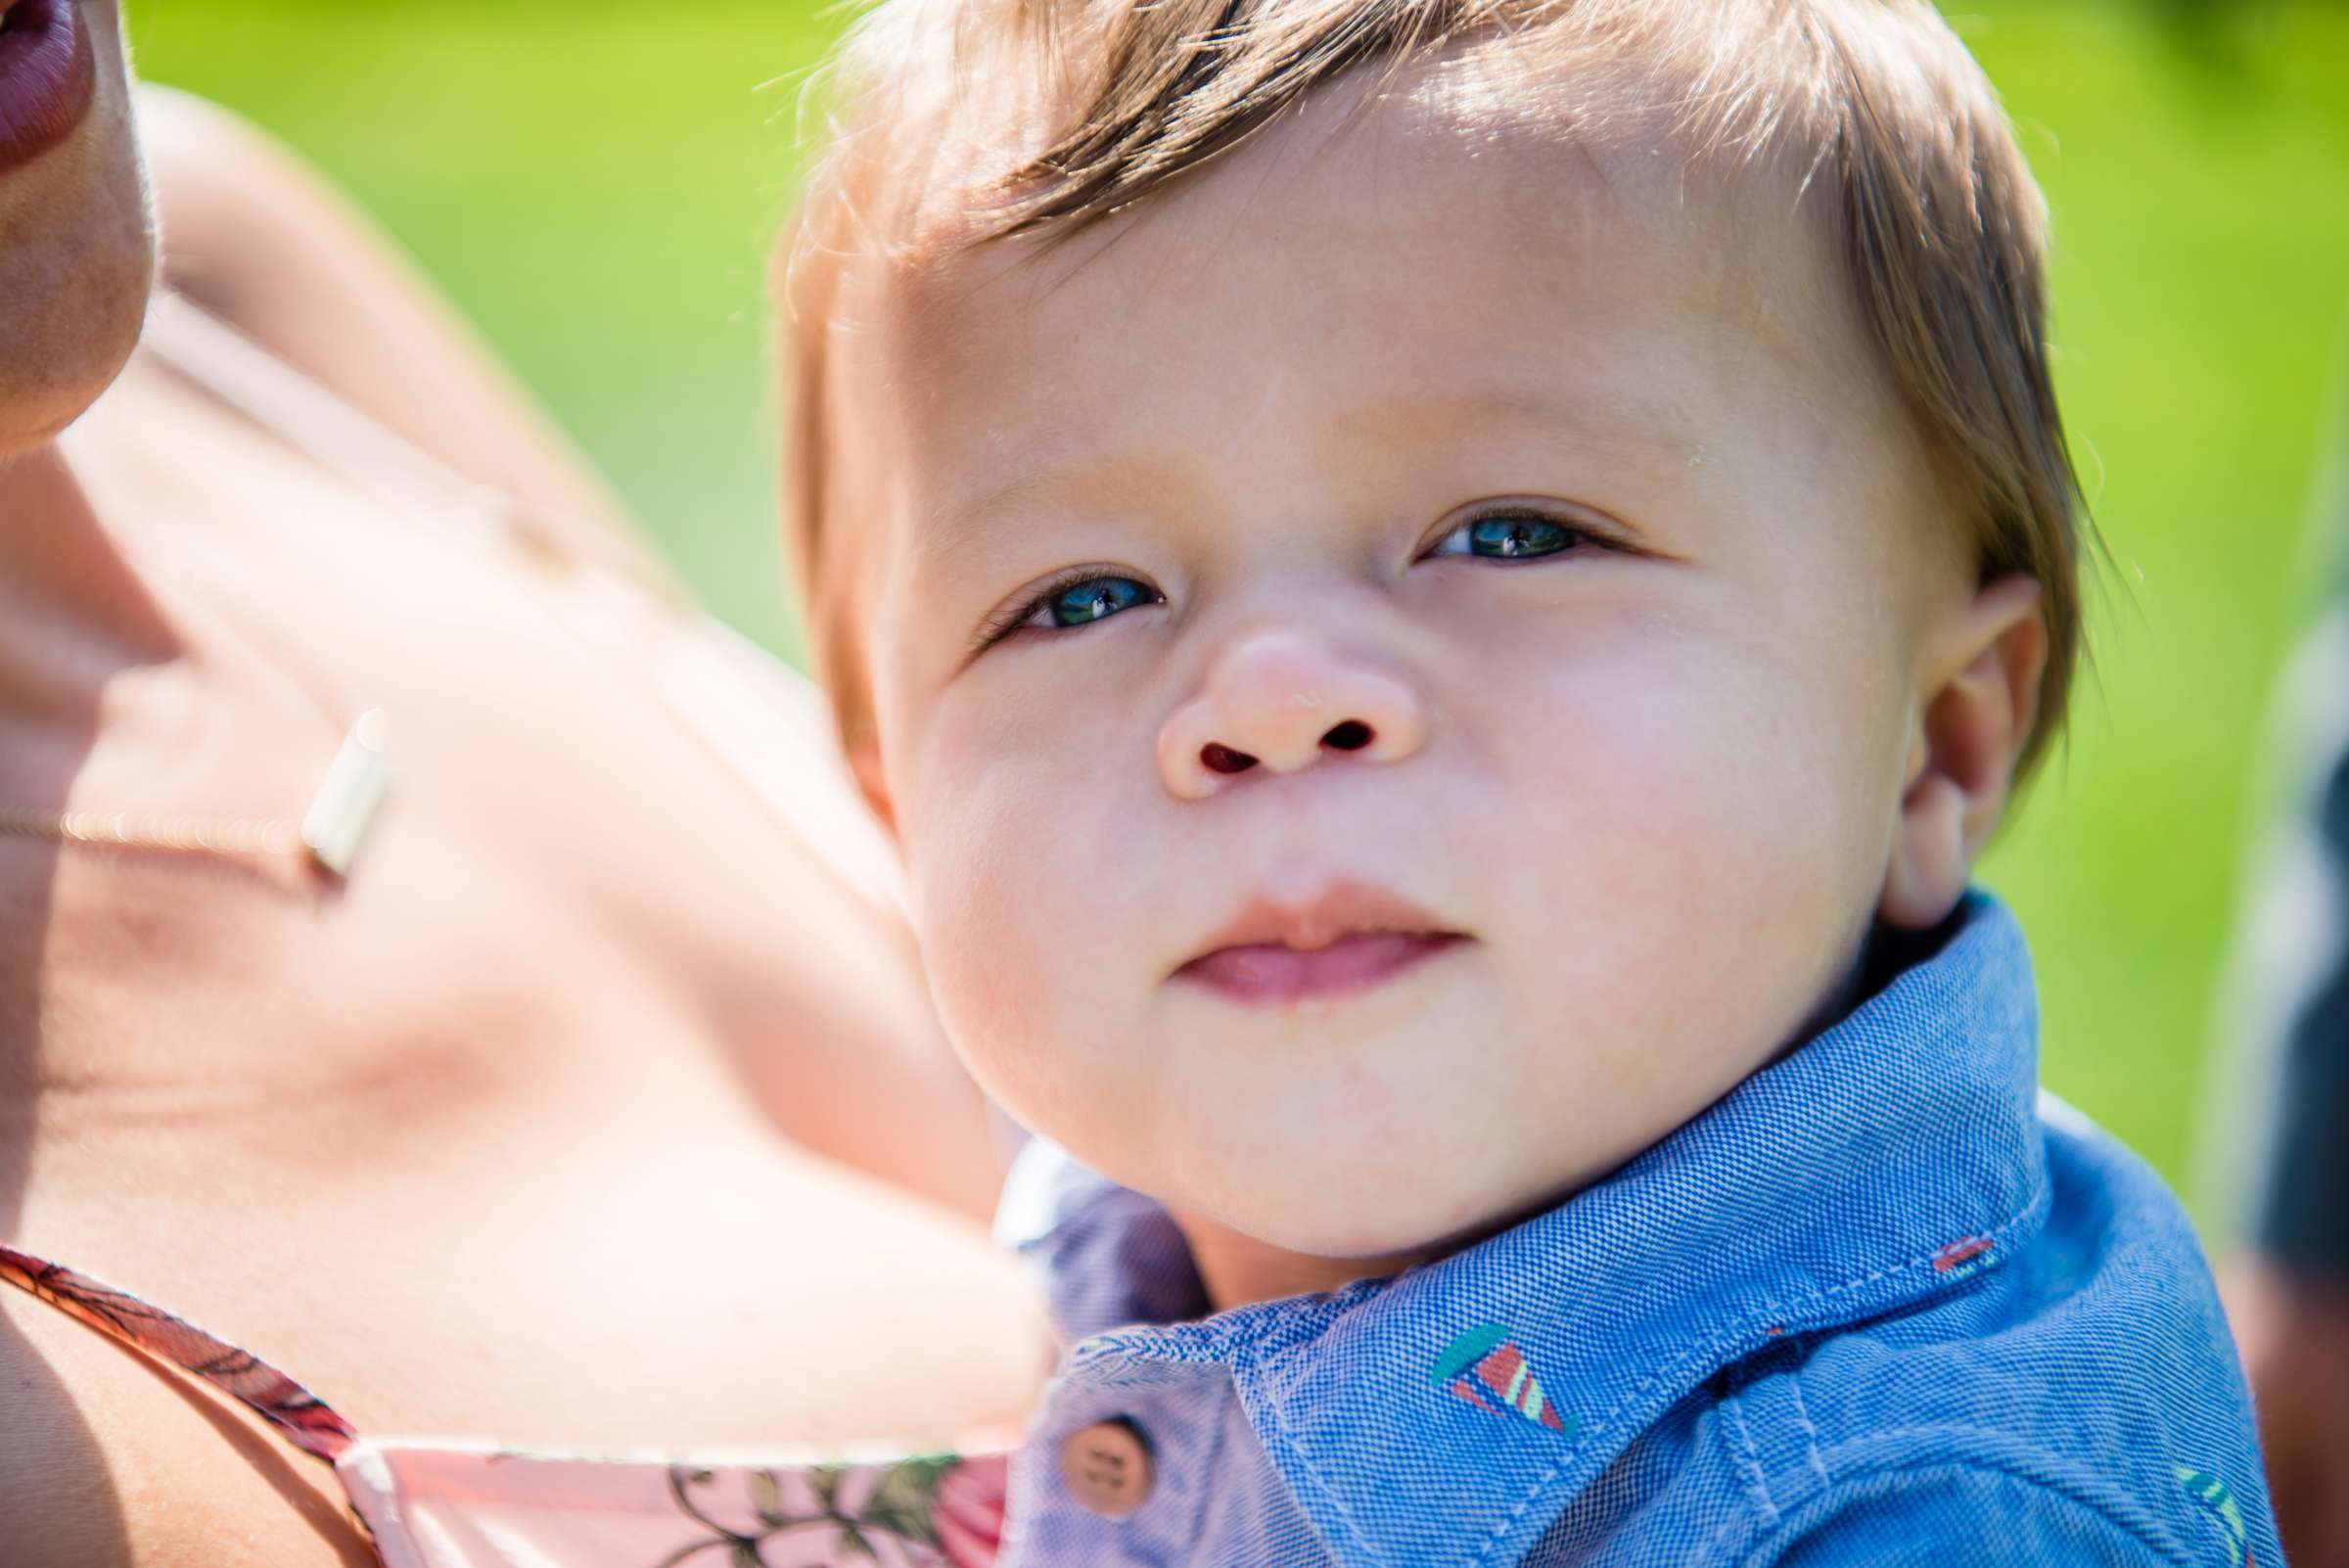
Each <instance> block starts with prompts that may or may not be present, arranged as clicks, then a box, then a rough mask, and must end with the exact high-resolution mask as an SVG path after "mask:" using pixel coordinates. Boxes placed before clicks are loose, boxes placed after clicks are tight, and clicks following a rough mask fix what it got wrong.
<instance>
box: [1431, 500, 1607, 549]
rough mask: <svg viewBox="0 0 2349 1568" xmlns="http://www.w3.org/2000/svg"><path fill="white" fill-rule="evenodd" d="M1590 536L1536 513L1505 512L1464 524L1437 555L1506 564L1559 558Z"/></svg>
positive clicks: (1441, 546) (1449, 534)
mask: <svg viewBox="0 0 2349 1568" xmlns="http://www.w3.org/2000/svg"><path fill="white" fill-rule="evenodd" d="M1589 538H1590V536H1589V534H1587V533H1585V532H1583V531H1582V530H1579V529H1572V528H1568V527H1567V526H1566V525H1565V524H1563V523H1553V522H1551V521H1550V520H1549V519H1548V518H1545V517H1542V516H1539V515H1537V514H1535V513H1532V512H1503V513H1499V514H1497V515H1496V516H1493V517H1480V518H1476V519H1474V520H1473V521H1471V522H1467V523H1463V524H1461V525H1460V526H1459V527H1458V528H1456V529H1454V530H1451V532H1450V533H1448V534H1446V535H1445V536H1444V541H1443V542H1442V543H1441V544H1438V545H1437V546H1436V548H1435V549H1434V550H1433V551H1432V552H1431V553H1432V554H1435V555H1475V556H1482V557H1484V558H1485V559H1487V560H1493V561H1506V560H1513V559H1516V558H1518V557H1520V556H1529V555H1559V554H1562V553H1564V552H1565V551H1567V550H1571V549H1573V548H1574V547H1575V546H1576V545H1578V544H1583V543H1587V542H1589Z"/></svg>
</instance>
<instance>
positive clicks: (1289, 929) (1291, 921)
mask: <svg viewBox="0 0 2349 1568" xmlns="http://www.w3.org/2000/svg"><path fill="white" fill-rule="evenodd" d="M1469 940H1470V939H1469V938H1468V937H1467V936H1465V935H1464V934H1462V933H1460V932H1457V931H1450V930H1446V929H1445V928H1444V926H1443V922H1442V921H1440V920H1438V919H1437V918H1436V917H1435V916H1434V915H1432V914H1429V913H1428V912H1427V911H1426V910H1424V909H1422V908H1420V907H1419V906H1418V905H1416V904H1413V903H1410V902H1408V901H1406V900H1405V899H1400V898H1398V897H1396V896H1395V895H1394V894H1391V893H1388V892H1387V891H1386V890H1384V889H1383V888H1374V887H1371V886H1369V885H1367V884H1364V883H1359V882H1340V883H1334V884H1332V885H1331V886H1330V887H1329V888H1327V889H1326V890H1324V891H1323V892H1322V893H1320V894H1319V895H1317V896H1315V897H1314V898H1313V899H1309V900H1306V901H1304V902H1302V903H1281V902H1277V901H1275V900H1272V899H1256V900H1254V901H1253V902H1251V903H1250V904H1249V905H1248V906H1247V907H1246V908H1244V909H1242V910H1241V911H1240V913H1239V915H1238V917H1237V918H1236V919H1234V920H1232V921H1231V922H1230V923H1229V924H1227V925H1225V926H1224V927H1223V928H1222V929H1221V931H1218V932H1217V933H1216V934H1215V935H1214V936H1213V937H1211V938H1209V939H1208V945H1207V949H1206V950H1205V951H1203V952H1202V953H1200V955H1199V956H1198V957H1196V958H1193V959H1192V960H1190V962H1188V963H1186V964H1184V965H1183V966H1182V967H1181V968H1179V969H1177V970H1175V971H1174V975H1175V978H1177V979H1183V980H1191V981H1196V982H1197V983H1199V984H1200V985H1203V986H1206V987H1209V988H1210V989H1212V990H1214V991H1217V992H1221V993H1222V994H1223V995H1224V996H1226V997H1228V998H1230V999H1231V1000H1233V1001H1238V1002H1245V1003H1248V1004H1250V1005H1252V1006H1259V1007H1282V1006H1287V1005H1290V1004H1292V1003H1295V1002H1298V1001H1302V1000H1305V999H1306V998H1308V997H1318V996H1340V995H1345V994H1348V993H1350V992H1362V991H1368V990H1370V989H1371V988H1373V987H1375V986H1378V985H1381V984H1383V983H1384V982H1386V981H1387V980H1389V979H1392V978H1393V977H1394V976H1396V975H1399V974H1401V973H1402V972H1403V971H1405V970H1406V969H1410V968H1413V967H1415V966H1417V965H1418V964H1421V963H1423V962H1425V961H1426V960H1428V959H1430V958H1433V957H1435V956H1436V955H1437V954H1439V953H1441V952H1444V951H1446V950H1447V949H1449V948H1451V947H1453V946H1456V945H1459V944H1461V943H1464V942H1467V941H1469Z"/></svg>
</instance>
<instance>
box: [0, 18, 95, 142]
mask: <svg viewBox="0 0 2349 1568" xmlns="http://www.w3.org/2000/svg"><path fill="white" fill-rule="evenodd" d="M97 85H98V68H97V62H96V59H95V57H94V56H93V55H92V54H91V52H90V39H89V33H88V29H87V28H85V27H84V26H83V25H82V22H81V18H80V17H79V16H78V15H77V14H76V13H75V12H74V9H73V0H14V3H13V4H11V3H10V0H0V174H7V173H10V172H11V171H13V170H15V169H17V168H19V167H21V166H22V165H23V164H25V163H29V162H31V161H33V160H34V159H36V158H38V157H40V156H41V155H42V154H43V153H46V152H47V151H49V149H51V148H52V147H55V146H56V145H57V144H58V143H60V142H62V141H64V140H65V139H66V138H67V137H69V136H70V135H72V134H73V131H74V129H75V127H77V126H79V125H80V124H81V122H82V119H83V117H84V116H85V115H88V114H89V112H90V99H91V97H92V95H93V94H94V93H95V92H96V90H97Z"/></svg>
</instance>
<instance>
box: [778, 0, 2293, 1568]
mask: <svg viewBox="0 0 2349 1568" xmlns="http://www.w3.org/2000/svg"><path fill="white" fill-rule="evenodd" d="M838 70H839V75H840V79H839V82H838V85H837V97H838V102H839V105H840V110H839V115H840V118H839V122H838V123H837V124H836V125H835V126H834V132H835V137H834V145H833V148H832V151H831V155H830V158H829V161H827V163H826V164H825V166H824V167H823V169H822V170H821V172H820V174H819V176H818V178H817V180H816V182H815V185H814V187H813V191H812V194H811V195H810V197H809V199H808V203H807V206H806V211H805V213H804V215H803V219H802V222H801V225H800V228H799V231H798V237H797V242H796V244H795V245H794V246H793V247H792V248H791V250H790V252H789V254H788V259H789V270H788V276H787V280H786V282H787V293H788V298H789V303H790V307H791V312H792V316H793V321H794V326H793V329H792V330H793V334H794V339H795V342H794V343H793V345H792V366H793V369H792V377H793V385H792V392H793V403H794V417H795V432H796V433H795V438H794V447H795V450H794V452H793V460H794V462H793V475H794V483H795V485H796V489H795V493H794V497H793V512H794V519H793V521H794V538H795V543H796V547H797V551H798V567H799V572H800V579H801V581H802V583H803V584H804V586H805V588H806V597H807V606H806V609H807V620H808V624H809V627H810V630H811V633H812V638H813V644H814V648H815V653H816V662H817V665H818V669H819V673H820V674H821V675H822V676H823V677H824V679H825V680H826V682H827V683H828V685H829V687H830V689H831V691H832V692H833V694H834V697H835V701H836V704H837V707H838V709H839V712H840V715H841V719H842V723H843V729H844V736H845V739H846V741H847V743H848V746H849V748H850V751H851V754H852V757H853V758H854V760H855V761H856V764H857V767H858V771H859V774H860V777H861V778H862V779H863V781H864V784H865V788H866V791H867V794H868V795H869V797H870V798H871V799H872V800H873V802H874V804H875V806H876V807H878V808H879V809H880V810H881V811H882V813H883V815H884V816H885V818H886V819H887V820H888V821H889V822H890V824H891V826H892V830H893V832H894V833H895V835H896V837H897V840H898V844H899V846H900V848H901V850H902V853H903V856H904V862H905V867H906V871H907V887H908V893H909V899H910V908H911V913H912V916H913V919H914V923H915V926H916V929H917V931H918V933H919V935H920V938H921V942H922V945H923V949H924V955H925V959H926V961H927V963H928V965H929V968H930V973H931V976H932V984H933V989H934V993H935V996H936V998H937V1002H938V1005H939V1008H940V1010H941V1014H942V1016H943V1018H944V1022H945V1024H946V1027H947V1029H948V1031H949V1033H950V1034H951V1035H952V1037H953V1038H954V1040H955V1042H956V1045H957V1048H958V1049H959V1050H960V1051H961V1052H962V1053H963V1054H964V1056H965V1058H966V1060H967V1061H968V1063H969V1065H970V1067H971V1069H972V1071H973V1072H974V1073H975V1074H976V1076H977V1077H978V1079H979V1080H980V1082H981V1083H982V1084H984V1085H985V1086H986V1087H987V1089H988V1090H989V1091H990V1093H992V1094H993V1095H994V1096H995V1097H996V1099H997V1100H998V1101H999V1102H1000V1103H1001V1104H1002V1105H1003V1106H1004V1107H1006V1108H1007V1109H1008V1110H1009V1112H1010V1113H1011V1114H1012V1115H1014V1116H1015V1117H1016V1118H1018V1120H1019V1121H1020V1122H1021V1123H1022V1124H1023V1125H1024V1126H1027V1127H1030V1128H1033V1129H1035V1130H1036V1131H1037V1132H1038V1133H1039V1134H1040V1135H1039V1136H1038V1137H1037V1138H1036V1140H1035V1141H1033V1142H1032V1143H1031V1144H1029V1146H1028V1147H1027V1148H1026V1150H1025V1151H1024V1152H1023V1153H1022V1155H1021V1156H1020V1159H1019V1161H1018V1163H1017V1165H1016V1167H1015V1169H1014V1171H1013V1174H1012V1176H1011V1179H1010V1181H1009V1183H1008V1185H1007V1188H1006V1192H1005V1197H1004V1205H1003V1212H1002V1224H1001V1228H1002V1230H1003V1232H1004V1233H1005V1234H1006V1235H1007V1236H1010V1237H1012V1238H1013V1239H1015V1240H1017V1241H1018V1242H1020V1243H1021V1244H1022V1245H1023V1246H1025V1247H1027V1248H1029V1249H1030V1250H1031V1251H1032V1252H1033V1253H1034V1255H1035V1256H1036V1258H1037V1259H1038V1260H1039V1261H1040V1262H1041V1263H1042V1264H1043V1265H1044V1266H1045V1267H1046V1268H1048V1270H1049V1275H1050V1280H1051V1288H1052V1292H1053V1298H1054V1302H1055V1305H1056V1308H1057V1309H1058V1313H1059V1316H1060V1320H1061V1323H1062V1326H1063V1327H1064V1329H1065V1330H1066V1333H1067V1335H1068V1337H1069V1339H1070V1341H1071V1342H1072V1344H1071V1348H1070V1349H1069V1351H1068V1353H1067V1355H1066V1358H1065V1360H1064V1361H1063V1364H1062V1369H1061V1373H1060V1376H1059V1377H1058V1378H1057V1380H1056V1381H1055V1383H1054V1385H1053V1387H1052V1389H1051V1391H1050V1393H1049V1395H1048V1397H1047V1399H1046V1401H1045V1403H1044V1405H1043V1407H1042V1408H1041V1410H1040V1411H1039V1412H1038V1414H1037V1415H1036V1420H1035V1424H1034V1427H1033V1430H1032V1433H1031V1441H1030V1442H1029V1444H1028V1446H1027V1447H1026V1448H1025V1449H1024V1450H1023V1451H1022V1453H1021V1455H1020V1457H1019V1459H1018V1461H1017V1463H1016V1465H1015V1469H1014V1475H1013V1490H1012V1498H1011V1509H1010V1519H1011V1536H1010V1538H1009V1543H1010V1544H1009V1545H1008V1547H1007V1556H1006V1562H1007V1563H1009V1564H1013V1565H1019V1568H1036V1565H1057V1564H1087V1565H1091V1564H1109V1563H1136V1564H1141V1563H1151V1564H1158V1563H1211V1564H1233V1565H1238V1564H1247V1565H1258V1568H1261V1565H1287V1564H1298V1565H1303V1564H1321V1563H1332V1562H1336V1563H1356V1564H1366V1565H1367V1564H1376V1565H1388V1568H1430V1565H1437V1564H1460V1565H1469V1564H1476V1565H1494V1564H1513V1563H1543V1564H1552V1563H1560V1564H1562V1563H1585V1562H1592V1563H1595V1562H1606V1563H1635V1562H1636V1563H1670V1564H1690V1563H1713V1562H1720V1563H1764V1562H1781V1561H1782V1562H1788V1563H1797V1562H1799V1563H1856V1562H1870V1563H1895V1562H1898V1563H1910V1562H1916V1563H1924V1562H1932V1563H1937V1564H1938V1563H1947V1562H1950V1561H1983V1560H1994V1561H2002V1562H2009V1561H2011V1562H2035V1563H2038V1562H2114V1563H2156V1562H2159V1563H2175V1564H2188V1563H2210V1564H2222V1563H2229V1564H2232V1563H2242V1562H2248V1561H2253V1560H2258V1561H2266V1562H2271V1563H2273V1562H2276V1561H2278V1560H2280V1559H2279V1554H2278V1553H2277V1551H2276V1547H2275V1545H2274V1537H2273V1531H2272V1525H2271V1522H2270V1518H2269V1510H2268V1507H2267V1503H2266V1498H2265V1491H2264V1487H2263V1484H2262V1479H2261V1475H2260V1469H2259V1458H2258V1453H2257V1448H2256V1444H2255V1440H2254V1437H2253V1432H2252V1424H2251V1418H2250V1413H2249V1409H2248V1406H2247V1402H2246V1398H2245V1396H2244V1393H2243V1389H2242V1382H2241V1374H2240V1372H2239V1370H2238V1368H2237V1366H2236V1363H2235V1360H2234V1351H2233V1349H2232V1346H2231V1344H2230V1341H2229V1339H2228V1336H2227V1331H2226V1327H2225V1324H2224V1322H2223V1321H2222V1319H2221V1317H2220V1315H2219V1312H2218V1308H2217V1305H2216V1302H2215V1298H2214V1295H2213V1292H2212V1288H2211V1283H2210V1280H2209V1277H2208V1274H2207V1271H2206V1269H2205V1268H2204V1264H2203V1261H2202V1258H2201V1256H2200V1253H2199V1251H2198V1249H2197V1247H2196V1244H2195V1240H2194V1237H2193V1235H2192V1232H2191V1231H2190V1229H2189V1228H2188V1224H2187V1222H2186V1221H2185V1219H2184V1217H2183V1216H2182V1214H2181V1213H2180V1211H2179V1210H2178V1208H2177V1206H2176V1204H2175V1203H2174V1201H2173V1200H2172V1199H2171V1197H2170V1196H2169V1194H2168V1193H2167V1192H2166V1191H2165V1190H2164V1188H2163V1187H2162V1186H2161V1184H2160V1182H2159V1181H2158V1179H2157V1178H2156V1177H2154V1176H2152V1175H2151V1174H2150V1173H2149V1172H2148V1171H2147V1170H2146V1169H2145V1167H2144V1166H2142V1164H2141V1163H2140V1162H2139V1161H2137V1160H2136V1159H2135V1158H2133V1157H2132V1156H2131V1155H2129V1154H2128V1153H2127V1152H2126V1151H2124V1150H2122V1149H2121V1148H2119V1147H2118V1146H2116V1145H2115V1144H2114V1143H2113V1142H2111V1141H2110V1140H2109V1139H2108V1138H2106V1137H2105V1136H2104V1135H2102V1134H2101V1133H2100V1132H2098V1131H2097V1130H2096V1129H2094V1128H2093V1127H2092V1126H2090V1125H2089V1124H2088V1123H2087V1122H2085V1121H2084V1120H2083V1119H2082V1118H2080V1117H2079V1116H2078V1115H2076V1114H2075V1113H2072V1112H2070V1111H2068V1110H2067V1109H2065V1108H2063V1107H2061V1106H2060V1105H2056V1104H2053V1103H2052V1102H2046V1101H2042V1100H2040V1099H2039V1098H2038V1097H2037V1091H2036V1052H2037V1040H2036V1021H2035V1011H2034V1003H2033V992H2032V982H2031V978H2030V972H2029V966H2028V960H2027V956H2026V953H2025V948H2024V944H2023V940H2022V937H2021V935H2020V933H2019V931H2018V930H2017V929H2016V926H2015V923H2014V921H2013V920H2012V918H2011V917H2010V916H2009V915H2008V914H2007V912H2006V911H2005V910H2004V908H2003V907H2002V906H2001V905H2000V904H1999V903H1998V902H1997V901H1996V900H1995V899H1991V898H1990V897H1989V896H1987V895H1986V894H1983V893H1981V892H1979V891H1974V890H1971V889H1969V886H1968V874H1969V867H1970V865H1971V863H1972V861H1973V858H1974V856H1975V854H1976V853H1977V852H1978V851H1979V850H1980V849H1981V847H1982V845H1983V843H1984V841H1985V839H1987V838H1988V836H1989V835H1990V833H1991V831H1992V829H1993V828H1994V826H1995V825H1996V824H1997V822H1998V820H1999V818H2000V815H2001V813H2002V811H2003V810H2004V807H2005V806H2006V804H2007V800H2008V796H2009V792H2010V789H2011V786H2012V783H2013V781H2014V780H2015V779H2016V778H2017V777H2018V776H2020V775H2021V774H2023V773H2025V772H2027V770H2028V768H2029V766H2030V764H2031V763H2032V761H2034V759H2035V758H2036V757H2037V755H2038V753H2039V751H2040V749H2041V748H2042V746H2043V745H2044V743H2045V740H2046V738H2047V737H2048V736H2050V735H2051V734H2052V733H2054V732H2055V730H2056V728H2057V727H2058V725H2059V724H2060V721H2061V717H2062V710H2063V704H2064V696H2065V692H2066V689H2067V686H2068V682H2069V675H2070V672H2071V669H2072V667H2073V663H2074V657H2075V647H2076V643H2077V640H2078V625H2079V609H2078V586H2077V578H2078V572H2077V558H2078V554H2079V530H2078V528H2077V526H2076V524H2075V496H2074V486H2073V482H2072V475H2071V470H2070V466H2069V463H2068V460H2067V458H2066V455H2065V448H2064V444H2063V438H2062V435H2061V431H2060V428H2059V425H2058V422H2057V416H2056V409H2055V404H2054V399H2053V395H2052V392H2051V390H2050V381H2049V373H2048V365H2047V354H2046V348H2045V343H2044V338H2043V317H2044V302H2043V282H2042V277H2043V251H2044V226H2045V219H2044V212H2043V208H2042V205H2041V202H2040V199H2039V197H2038V195H2037V192H2036V189H2035V187H2034V186H2033V184H2032V182H2031V180H2030V177H2029V173H2028V171H2027V169H2026V168H2025V166H2024V163H2023V161H2022V160H2021V158H2020V156H2019V154H2018V153H2017V151H2016V149H2015V147H2014V145H2013V143H2012V140H2011V138H2010V136H2009V134H2008V132H2007V130H2006V128H2005V125H2004V120H2003V118H2002V115H2001V114H2000V112H1999V109H1998V106H1997V103H1996V100H1995V98H1994V96H1993V94H1992V91H1991V89H1990V87H1989V85H1988V83H1987V82H1986V81H1985V80H1984V79H1983V78H1982V76H1981V74H1980V72H1979V70H1978V69H1977V68H1976V67H1975V66H1974V65H1973V63H1972V62H1971V61H1970V60H1969V59H1968V58H1967V56H1966V55H1965V53H1964V51H1963V49H1962V47H1961V46H1960V45H1959V44H1958V43H1957V41H1956V40H1955V39H1954V38H1953V37H1952V36H1951V34H1950V33H1949V32H1948V31H1947V29H1946V28H1945V27H1944V26H1943V25H1942V23H1940V21H1939V20H1938V18H1937V17H1936V16H1935V15H1934V14H1933V12H1932V11H1931V10H1930V9H1929V8H1928V7H1927V6H1925V5H1924V4H1922V3H1919V0H1707V3H1691V0H1082V3H1080V0H887V3H886V4H884V5H883V6H882V7H881V8H880V9H879V10H878V11H876V12H875V13H873V14H872V15H871V16H870V17H868V18H867V19H866V21H865V22H864V23H862V25H861V26H860V27H859V28H858V30H857V31H856V32H855V34H854V35H853V36H852V39H851V40H850V42H849V43H848V45H847V46H846V48H845V51H844V54H843V56H842V58H841V60H840V62H839V63H838Z"/></svg>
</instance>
